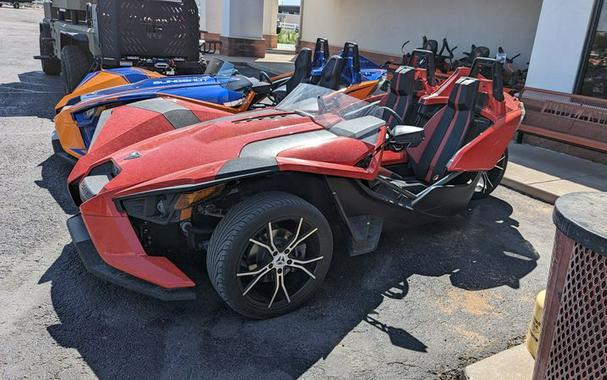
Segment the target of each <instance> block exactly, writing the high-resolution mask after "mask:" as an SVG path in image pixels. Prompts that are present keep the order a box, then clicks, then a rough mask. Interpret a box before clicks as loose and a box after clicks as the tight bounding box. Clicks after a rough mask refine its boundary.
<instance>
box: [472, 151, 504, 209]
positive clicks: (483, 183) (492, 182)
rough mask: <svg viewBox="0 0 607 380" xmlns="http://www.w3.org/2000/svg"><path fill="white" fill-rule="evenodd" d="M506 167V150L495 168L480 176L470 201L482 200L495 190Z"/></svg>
mask: <svg viewBox="0 0 607 380" xmlns="http://www.w3.org/2000/svg"><path fill="white" fill-rule="evenodd" d="M507 166H508V149H506V151H505V152H504V154H503V155H502V157H501V158H500V159H499V160H498V161H497V164H496V165H495V167H494V168H493V169H491V170H489V171H488V172H483V173H482V174H481V179H480V180H479V183H478V184H477V187H476V189H475V191H474V195H473V196H472V199H484V198H487V197H488V196H489V194H491V193H492V192H493V190H495V188H496V187H498V186H499V184H500V183H501V182H502V179H503V178H504V173H505V172H506V167H507Z"/></svg>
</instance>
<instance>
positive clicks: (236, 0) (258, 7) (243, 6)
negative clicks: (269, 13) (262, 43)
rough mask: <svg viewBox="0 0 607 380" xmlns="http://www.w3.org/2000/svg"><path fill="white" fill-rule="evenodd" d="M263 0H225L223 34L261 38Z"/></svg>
mask: <svg viewBox="0 0 607 380" xmlns="http://www.w3.org/2000/svg"><path fill="white" fill-rule="evenodd" d="M263 3H264V2H263V0H224V1H223V28H222V32H221V35H222V36H229V37H237V38H249V39H261V38H262V35H263Z"/></svg>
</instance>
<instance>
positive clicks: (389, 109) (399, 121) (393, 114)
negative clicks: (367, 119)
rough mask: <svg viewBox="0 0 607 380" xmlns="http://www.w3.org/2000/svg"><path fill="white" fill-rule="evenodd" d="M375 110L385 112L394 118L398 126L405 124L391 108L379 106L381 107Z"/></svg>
mask: <svg viewBox="0 0 607 380" xmlns="http://www.w3.org/2000/svg"><path fill="white" fill-rule="evenodd" d="M377 108H379V109H382V110H384V111H387V112H388V113H389V114H391V115H392V116H394V117H395V118H396V121H398V124H401V125H402V124H405V122H404V121H403V118H402V117H400V115H399V114H397V113H396V111H394V110H393V109H392V108H390V107H386V106H381V107H377Z"/></svg>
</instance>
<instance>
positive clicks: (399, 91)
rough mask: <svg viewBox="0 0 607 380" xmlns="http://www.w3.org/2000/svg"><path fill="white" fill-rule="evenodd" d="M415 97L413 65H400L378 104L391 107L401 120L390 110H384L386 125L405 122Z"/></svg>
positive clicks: (391, 125)
mask: <svg viewBox="0 0 607 380" xmlns="http://www.w3.org/2000/svg"><path fill="white" fill-rule="evenodd" d="M414 97H415V69H414V68H413V67H408V66H401V67H399V68H398V69H396V71H394V75H393V76H392V81H391V82H390V89H389V90H388V92H387V93H386V95H385V96H384V97H383V98H382V100H381V101H380V103H379V105H380V106H383V107H388V108H391V109H392V110H393V111H394V112H396V114H397V115H398V116H400V117H401V120H398V118H396V117H395V116H394V114H392V113H391V112H388V111H384V114H383V119H384V120H385V121H386V123H387V125H388V127H390V128H392V127H394V126H395V125H397V124H402V123H404V124H406V120H407V119H408V116H409V113H410V111H411V110H412V108H413V107H412V105H413V98H414Z"/></svg>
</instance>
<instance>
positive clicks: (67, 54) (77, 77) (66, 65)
mask: <svg viewBox="0 0 607 380" xmlns="http://www.w3.org/2000/svg"><path fill="white" fill-rule="evenodd" d="M90 67H91V60H90V58H89V54H88V53H87V52H86V51H85V50H84V49H82V48H81V47H79V46H76V45H66V46H64V47H63V48H62V49H61V73H62V74H63V75H62V76H63V83H64V84H65V92H72V91H74V89H75V88H76V87H78V84H80V81H81V80H82V79H83V78H84V76H85V75H86V74H87V73H88V71H89V68H90Z"/></svg>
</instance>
